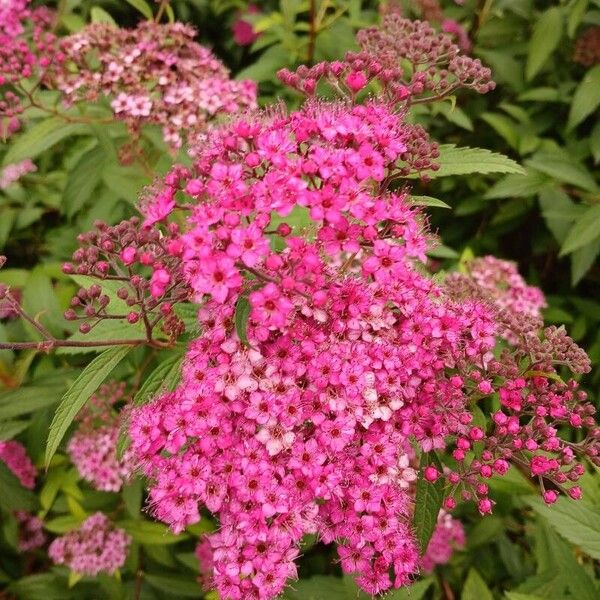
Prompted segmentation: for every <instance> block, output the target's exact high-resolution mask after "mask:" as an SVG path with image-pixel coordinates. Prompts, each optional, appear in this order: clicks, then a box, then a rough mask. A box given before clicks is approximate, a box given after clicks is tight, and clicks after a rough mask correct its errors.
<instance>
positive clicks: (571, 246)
mask: <svg viewBox="0 0 600 600" xmlns="http://www.w3.org/2000/svg"><path fill="white" fill-rule="evenodd" d="M598 237H600V204H596V205H595V206H590V207H589V208H588V209H587V210H586V211H585V213H583V214H582V215H581V216H580V217H579V218H578V219H577V221H575V223H574V225H573V227H571V229H570V230H569V233H568V234H567V237H566V238H565V241H564V243H563V245H562V247H561V249H560V254H561V256H564V255H565V254H569V253H570V252H573V251H574V250H577V249H578V248H581V247H582V246H585V245H586V244H590V243H591V242H593V241H595V240H596V239H598Z"/></svg>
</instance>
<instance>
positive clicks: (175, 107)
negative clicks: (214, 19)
mask: <svg viewBox="0 0 600 600" xmlns="http://www.w3.org/2000/svg"><path fill="white" fill-rule="evenodd" d="M194 36H195V31H194V29H193V28H192V27H189V26H187V25H183V24H182V23H172V24H158V23H154V22H151V21H143V22H140V23H139V25H138V26H137V27H136V28H135V29H120V28H117V27H115V26H113V25H109V24H104V23H95V24H92V25H89V26H87V27H86V28H85V29H83V30H82V31H80V32H78V33H76V34H74V35H71V36H68V37H66V38H63V39H62V40H61V43H60V48H61V51H62V53H64V55H65V61H64V63H63V64H61V65H60V66H58V67H57V68H55V69H51V71H50V72H49V73H48V76H47V78H46V79H47V81H48V83H49V84H50V85H51V86H52V87H57V88H58V89H59V90H60V91H61V92H62V93H63V98H64V100H65V101H66V102H77V101H79V100H87V101H91V102H94V101H96V100H97V99H98V98H99V97H100V96H102V95H104V96H111V97H112V98H113V99H112V102H111V107H112V110H113V113H114V115H115V116H116V117H117V118H118V119H122V120H124V121H125V122H126V123H127V125H128V127H129V128H130V130H131V131H132V132H133V133H137V132H138V131H139V128H140V126H141V125H142V124H144V123H153V124H157V125H159V126H161V127H162V130H163V134H164V139H165V141H166V142H167V143H168V144H169V145H170V146H172V147H173V148H179V147H180V146H181V145H182V144H183V143H184V142H185V141H186V140H192V141H193V140H194V139H195V136H197V135H198V133H199V132H200V131H202V130H203V129H204V127H205V126H206V123H207V121H208V120H209V119H212V118H213V117H215V116H216V115H218V114H222V113H233V112H237V111H239V110H242V109H245V108H250V107H254V106H255V104H256V87H255V84H254V83H253V82H251V81H233V80H232V79H230V78H229V73H228V71H227V69H226V68H225V67H224V65H223V64H222V63H221V62H220V61H219V60H218V59H217V58H216V57H215V56H214V55H213V54H212V53H211V52H210V50H208V49H207V48H204V47H203V46H200V45H199V44H197V43H196V42H194Z"/></svg>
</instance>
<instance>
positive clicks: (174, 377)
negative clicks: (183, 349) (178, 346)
mask: <svg viewBox="0 0 600 600" xmlns="http://www.w3.org/2000/svg"><path fill="white" fill-rule="evenodd" d="M182 360H183V356H182V355H181V354H179V355H177V354H176V355H175V356H171V357H169V358H167V359H166V360H163V361H162V362H161V363H160V364H159V365H158V367H156V369H154V371H152V373H150V375H149V376H148V377H147V378H146V380H145V381H144V384H143V385H142V387H141V388H140V389H139V391H138V392H137V394H136V395H135V398H134V399H133V402H134V404H145V403H146V402H148V401H149V400H150V399H151V398H152V396H155V395H156V394H157V393H159V392H163V391H165V392H171V391H173V390H174V389H175V388H176V387H177V384H178V383H179V379H180V378H181V362H182Z"/></svg>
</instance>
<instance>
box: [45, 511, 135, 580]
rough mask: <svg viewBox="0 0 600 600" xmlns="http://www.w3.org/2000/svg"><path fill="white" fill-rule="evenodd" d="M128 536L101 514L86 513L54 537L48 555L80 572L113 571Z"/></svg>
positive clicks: (124, 555)
mask: <svg viewBox="0 0 600 600" xmlns="http://www.w3.org/2000/svg"><path fill="white" fill-rule="evenodd" d="M130 543H131V538H130V537H129V535H127V533H125V531H123V529H119V528H118V527H115V526H114V525H113V524H112V523H111V522H110V521H109V520H108V518H107V517H106V515H105V514H103V513H101V512H97V513H95V514H93V515H92V516H91V517H88V518H87V519H86V520H85V521H84V522H83V523H82V524H81V526H80V527H79V528H78V529H75V530H73V531H70V532H69V533H66V534H65V535H63V536H62V537H59V538H56V539H55V540H54V541H53V542H52V543H51V544H50V548H49V549H48V555H49V556H50V558H51V559H52V561H53V562H54V563H55V564H57V565H66V566H67V567H69V569H71V571H73V572H75V573H78V574H81V575H91V576H95V575H98V574H99V573H108V574H113V573H114V572H115V571H116V570H117V569H119V568H120V567H122V566H123V563H124V562H125V559H126V558H127V550H128V548H129V544H130Z"/></svg>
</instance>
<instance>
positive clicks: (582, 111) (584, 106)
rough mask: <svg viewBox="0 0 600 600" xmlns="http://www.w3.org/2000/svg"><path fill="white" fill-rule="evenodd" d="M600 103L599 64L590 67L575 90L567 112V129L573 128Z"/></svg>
mask: <svg viewBox="0 0 600 600" xmlns="http://www.w3.org/2000/svg"><path fill="white" fill-rule="evenodd" d="M598 105H600V65H596V66H595V67H592V68H591V69H590V70H589V71H588V72H587V73H586V74H585V75H584V77H583V79H582V80H581V83H580V84H579V86H578V87H577V89H576V90H575V95H574V96H573V102H572V103H571V110H570V112H569V120H568V124H567V128H568V129H573V127H576V126H577V125H579V123H581V121H583V120H584V119H585V118H587V117H588V116H589V115H591V114H592V113H593V112H594V111H595V110H596V109H597V108H598Z"/></svg>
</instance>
